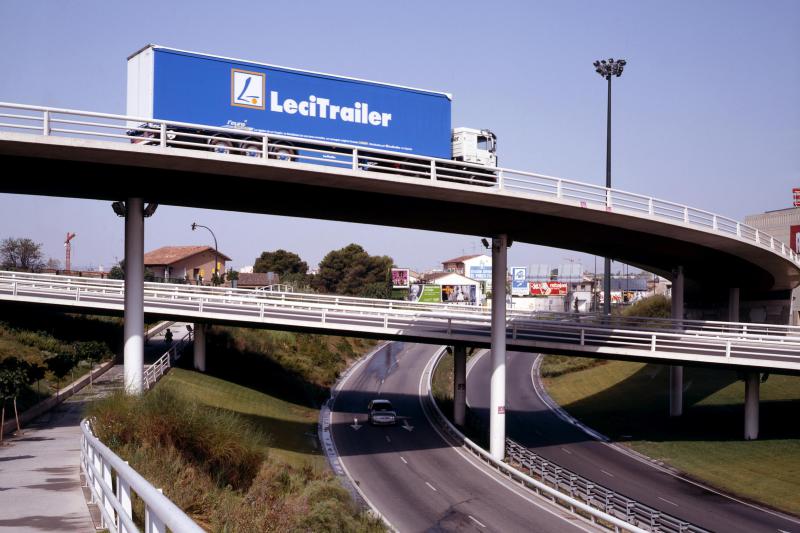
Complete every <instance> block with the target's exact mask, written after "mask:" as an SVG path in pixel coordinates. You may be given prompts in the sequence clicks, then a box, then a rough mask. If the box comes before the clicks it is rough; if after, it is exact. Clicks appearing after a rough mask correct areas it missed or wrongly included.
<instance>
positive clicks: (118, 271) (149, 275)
mask: <svg viewBox="0 0 800 533" xmlns="http://www.w3.org/2000/svg"><path fill="white" fill-rule="evenodd" d="M108 279H125V260H124V259H123V260H122V261H120V262H119V263H117V264H116V265H114V266H113V267H111V269H110V270H109V271H108ZM144 280H145V281H155V280H156V275H155V273H154V272H153V271H152V270H150V269H149V268H145V269H144Z"/></svg>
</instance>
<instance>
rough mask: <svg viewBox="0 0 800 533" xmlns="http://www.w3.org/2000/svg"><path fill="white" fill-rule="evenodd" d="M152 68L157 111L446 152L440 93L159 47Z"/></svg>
mask: <svg viewBox="0 0 800 533" xmlns="http://www.w3.org/2000/svg"><path fill="white" fill-rule="evenodd" d="M151 76H153V77H152V78H150V79H152V80H154V81H153V90H152V97H153V109H152V113H153V116H154V117H157V118H159V119H163V120H173V121H180V122H191V123H195V124H207V125H210V126H218V127H226V128H235V129H239V130H250V131H257V132H266V133H272V134H277V135H289V136H293V137H304V138H307V139H311V140H321V141H329V142H339V143H345V144H351V145H359V146H363V147H365V148H369V147H372V148H377V149H381V150H390V151H393V152H405V153H409V154H419V155H428V156H434V157H442V158H447V159H449V158H450V137H451V131H450V98H449V97H448V95H447V94H444V93H438V92H433V91H425V90H421V89H410V88H405V87H397V86H392V85H388V84H382V83H376V82H368V81H361V80H356V79H353V78H346V77H340V76H331V75H327V74H319V73H315V72H304V71H301V70H295V69H289V68H284V67H277V66H272V65H266V64H262V63H255V62H250V61H241V60H233V59H225V58H221V57H213V56H206V55H202V54H195V53H191V52H183V51H179V50H172V49H167V48H162V47H156V48H155V49H154V66H153V74H151ZM129 98H130V95H129Z"/></svg>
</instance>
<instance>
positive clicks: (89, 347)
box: [72, 341, 111, 387]
mask: <svg viewBox="0 0 800 533" xmlns="http://www.w3.org/2000/svg"><path fill="white" fill-rule="evenodd" d="M72 349H73V350H74V352H75V360H76V361H89V386H90V387H91V386H93V385H94V383H93V378H92V372H93V371H94V364H95V363H99V362H100V361H102V360H103V359H105V358H107V357H110V356H111V350H109V349H108V346H107V345H106V343H104V342H100V341H77V342H75V343H73V344H72Z"/></svg>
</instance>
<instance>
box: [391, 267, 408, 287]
mask: <svg viewBox="0 0 800 533" xmlns="http://www.w3.org/2000/svg"><path fill="white" fill-rule="evenodd" d="M392 288H393V289H406V288H408V269H407V268H393V269H392Z"/></svg>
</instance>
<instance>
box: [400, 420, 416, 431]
mask: <svg viewBox="0 0 800 533" xmlns="http://www.w3.org/2000/svg"><path fill="white" fill-rule="evenodd" d="M402 428H403V429H405V430H408V432H409V433H410V432H412V431H414V426H409V425H408V419H405V420H403V426H402Z"/></svg>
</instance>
